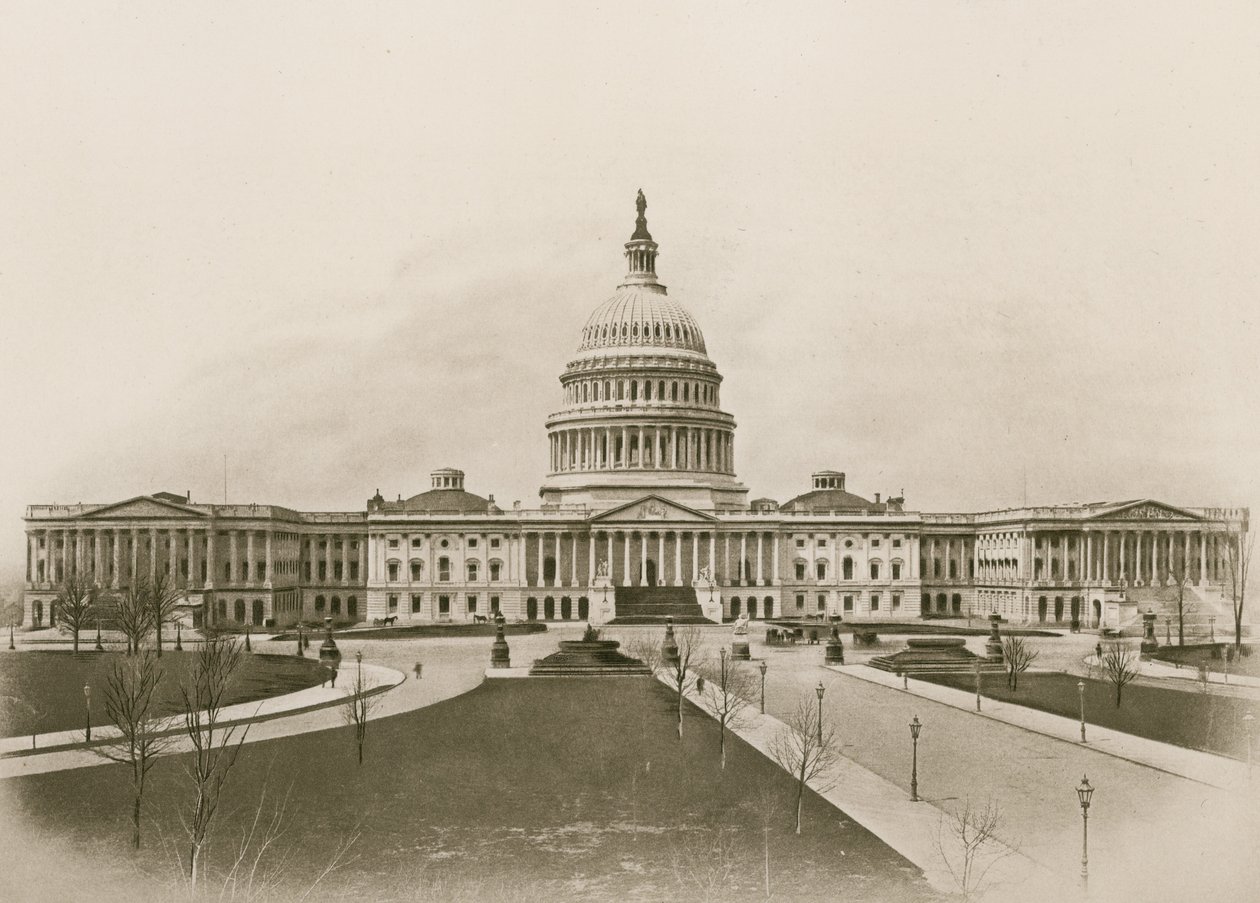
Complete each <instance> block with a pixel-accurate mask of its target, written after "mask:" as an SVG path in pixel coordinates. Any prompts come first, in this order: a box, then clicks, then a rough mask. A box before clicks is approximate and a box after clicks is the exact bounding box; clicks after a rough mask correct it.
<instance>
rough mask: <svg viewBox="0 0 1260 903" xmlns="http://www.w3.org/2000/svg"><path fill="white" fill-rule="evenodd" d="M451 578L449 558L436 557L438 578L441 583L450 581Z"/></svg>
mask: <svg viewBox="0 0 1260 903" xmlns="http://www.w3.org/2000/svg"><path fill="white" fill-rule="evenodd" d="M450 579H451V560H450V559H449V558H447V557H446V556H442V557H441V558H439V559H438V580H441V581H442V582H443V583H448V582H450Z"/></svg>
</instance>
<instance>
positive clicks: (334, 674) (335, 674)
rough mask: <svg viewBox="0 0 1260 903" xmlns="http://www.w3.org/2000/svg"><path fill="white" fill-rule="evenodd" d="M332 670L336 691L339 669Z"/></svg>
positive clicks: (333, 686)
mask: <svg viewBox="0 0 1260 903" xmlns="http://www.w3.org/2000/svg"><path fill="white" fill-rule="evenodd" d="M331 670H332V688H333V689H334V690H335V689H336V688H337V669H336V668H332V669H331Z"/></svg>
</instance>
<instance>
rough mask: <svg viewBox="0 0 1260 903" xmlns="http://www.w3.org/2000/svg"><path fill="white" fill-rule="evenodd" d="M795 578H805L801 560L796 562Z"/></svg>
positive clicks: (803, 565)
mask: <svg viewBox="0 0 1260 903" xmlns="http://www.w3.org/2000/svg"><path fill="white" fill-rule="evenodd" d="M796 579H797V580H804V579H805V562H803V561H798V562H796Z"/></svg>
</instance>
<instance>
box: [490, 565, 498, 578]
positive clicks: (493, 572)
mask: <svg viewBox="0 0 1260 903" xmlns="http://www.w3.org/2000/svg"><path fill="white" fill-rule="evenodd" d="M490 579H491V580H498V579H499V562H497V561H492V562H490Z"/></svg>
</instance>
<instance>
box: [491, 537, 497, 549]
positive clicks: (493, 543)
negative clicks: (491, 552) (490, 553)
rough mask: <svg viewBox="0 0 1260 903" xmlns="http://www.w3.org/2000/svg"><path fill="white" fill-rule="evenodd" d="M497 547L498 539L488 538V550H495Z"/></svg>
mask: <svg viewBox="0 0 1260 903" xmlns="http://www.w3.org/2000/svg"><path fill="white" fill-rule="evenodd" d="M498 547H499V537H497V536H492V537H491V538H490V548H492V549H497V548H498Z"/></svg>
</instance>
